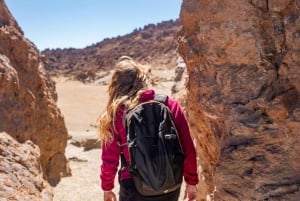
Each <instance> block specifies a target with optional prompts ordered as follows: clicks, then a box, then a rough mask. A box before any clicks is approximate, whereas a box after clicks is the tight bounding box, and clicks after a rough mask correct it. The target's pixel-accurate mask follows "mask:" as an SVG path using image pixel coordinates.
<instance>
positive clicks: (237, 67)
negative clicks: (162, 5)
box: [179, 0, 300, 201]
mask: <svg viewBox="0 0 300 201" xmlns="http://www.w3.org/2000/svg"><path fill="white" fill-rule="evenodd" d="M180 21H181V24H182V29H181V30H180V33H179V41H180V42H179V52H180V55H181V56H182V58H183V59H184V61H185V63H186V64H187V71H188V75H189V77H188V83H187V88H188V94H187V108H186V109H187V111H188V115H189V120H190V123H191V127H192V133H193V134H194V135H195V137H196V141H197V152H198V154H199V156H200V161H199V162H200V165H201V168H202V177H203V179H204V180H203V181H202V182H201V184H200V185H199V187H200V194H199V200H205V198H207V199H208V198H214V199H215V200H216V201H221V200H224V201H231V200H232V201H233V200H243V201H248V200H282V201H287V200H289V201H296V200H300V174H299V172H300V136H299V131H300V100H299V99H300V1H299V0H268V1H267V0H261V1H257V0H249V1H242V0H226V1H223V0H215V1H208V0H203V1H199V0H185V1H183V4H182V8H181V13H180Z"/></svg>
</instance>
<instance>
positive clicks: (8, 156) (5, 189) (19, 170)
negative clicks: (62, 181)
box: [0, 133, 53, 201]
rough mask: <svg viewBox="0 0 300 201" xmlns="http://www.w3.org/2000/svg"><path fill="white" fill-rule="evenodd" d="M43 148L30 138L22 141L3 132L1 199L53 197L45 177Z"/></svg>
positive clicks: (0, 137)
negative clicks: (41, 158) (41, 154)
mask: <svg viewBox="0 0 300 201" xmlns="http://www.w3.org/2000/svg"><path fill="white" fill-rule="evenodd" d="M39 157H40V150H39V148H38V146H37V145H35V144H33V143H32V142H31V141H26V142H25V143H22V144H21V143H19V142H17V141H16V140H15V139H13V138H12V137H11V136H10V135H8V134H6V133H0V200H1V201H8V200H11V201H16V200H20V201H21V200H22V201H32V200H43V201H51V200H52V199H53V192H52V188H51V187H50V185H49V184H48V183H47V182H46V181H45V180H44V179H43V172H42V168H41V163H40V160H39Z"/></svg>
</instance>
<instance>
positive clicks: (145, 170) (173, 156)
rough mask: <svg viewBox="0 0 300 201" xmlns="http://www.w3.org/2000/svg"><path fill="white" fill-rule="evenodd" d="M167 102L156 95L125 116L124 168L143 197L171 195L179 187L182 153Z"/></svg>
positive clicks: (165, 98)
mask: <svg viewBox="0 0 300 201" xmlns="http://www.w3.org/2000/svg"><path fill="white" fill-rule="evenodd" d="M167 98H168V97H167V96H165V95H156V96H155V98H154V100H151V101H148V102H144V103H141V104H139V105H137V106H136V107H134V108H133V109H131V110H129V111H127V112H126V114H125V128H126V135H127V143H128V148H129V156H130V162H129V164H127V168H128V170H129V171H130V173H131V175H132V178H133V181H134V184H135V186H136V189H137V191H138V192H139V193H140V194H141V195H144V196H155V195H163V194H166V193H170V192H172V191H175V190H176V189H178V188H180V186H181V183H182V176H183V162H184V153H183V150H182V147H181V144H180V139H179V136H178V133H177V129H176V127H175V123H174V120H173V116H172V113H171V111H170V109H169V108H168V106H166V105H165V101H166V100H167ZM123 161H124V159H123ZM123 163H124V162H123Z"/></svg>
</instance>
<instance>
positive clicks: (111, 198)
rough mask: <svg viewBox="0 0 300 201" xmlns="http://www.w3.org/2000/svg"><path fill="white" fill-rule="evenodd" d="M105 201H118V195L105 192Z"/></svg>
mask: <svg viewBox="0 0 300 201" xmlns="http://www.w3.org/2000/svg"><path fill="white" fill-rule="evenodd" d="M104 201H117V198H116V195H115V194H114V192H112V191H104Z"/></svg>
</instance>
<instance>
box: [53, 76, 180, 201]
mask: <svg viewBox="0 0 300 201" xmlns="http://www.w3.org/2000/svg"><path fill="white" fill-rule="evenodd" d="M173 72H174V71H159V72H154V73H156V74H159V76H161V77H165V78H168V77H171V76H173V75H174V73H173ZM104 79H107V78H104ZM54 80H55V82H56V90H57V93H58V102H57V104H58V107H59V108H60V109H61V111H62V113H63V115H64V119H65V123H66V126H67V129H68V132H69V134H70V135H71V136H72V137H73V138H86V137H89V138H91V137H95V138H96V136H97V130H96V128H95V126H94V125H95V124H96V121H97V118H98V116H99V114H100V113H101V112H102V111H103V109H104V106H105V104H106V101H107V93H106V89H107V85H100V84H99V82H100V81H101V80H100V81H96V82H95V83H90V84H83V83H81V82H78V81H71V80H68V79H66V78H62V77H59V78H54ZM171 86H172V82H169V81H166V82H164V83H160V84H159V85H158V86H157V87H155V89H156V91H157V92H159V93H166V94H169V95H170V88H171ZM100 154H101V149H93V150H90V151H83V148H82V147H75V146H74V145H72V144H70V142H69V143H68V145H67V148H66V157H67V158H68V159H69V162H70V168H71V169H72V176H71V177H65V178H62V180H61V182H60V183H59V184H58V185H57V186H56V187H55V188H54V201H100V200H103V193H102V191H101V189H100V187H99V182H100V181H99V166H100V163H101V161H100ZM72 158H75V159H72ZM115 184H116V187H115V189H114V192H115V193H116V195H118V188H119V185H118V183H117V182H115ZM180 200H183V199H182V196H181V198H180Z"/></svg>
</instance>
